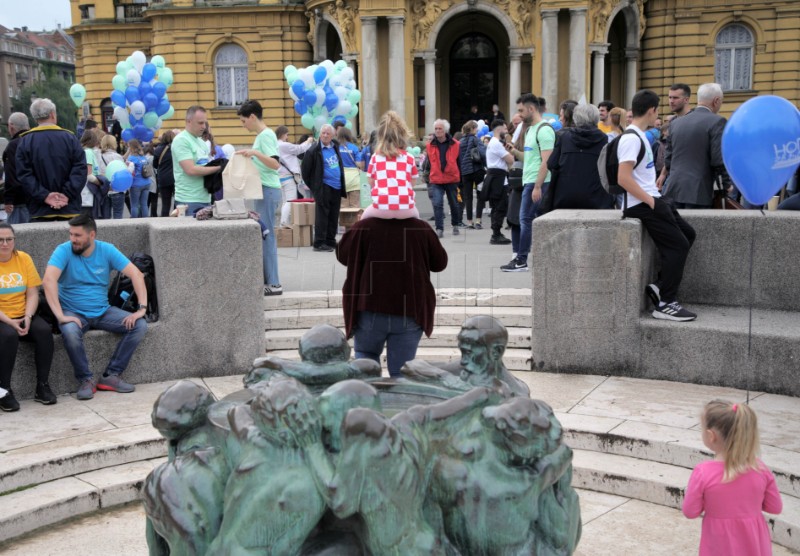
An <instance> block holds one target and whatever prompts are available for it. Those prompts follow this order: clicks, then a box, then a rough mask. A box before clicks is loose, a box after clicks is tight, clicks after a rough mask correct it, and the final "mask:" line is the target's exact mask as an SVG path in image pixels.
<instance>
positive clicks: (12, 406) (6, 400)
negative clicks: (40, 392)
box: [0, 388, 19, 411]
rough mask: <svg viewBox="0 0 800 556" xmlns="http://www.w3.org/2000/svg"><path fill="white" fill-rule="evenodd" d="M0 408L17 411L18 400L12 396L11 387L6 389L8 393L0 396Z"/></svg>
mask: <svg viewBox="0 0 800 556" xmlns="http://www.w3.org/2000/svg"><path fill="white" fill-rule="evenodd" d="M0 409H2V410H3V411H19V402H18V401H17V398H15V397H14V392H12V391H11V388H9V389H8V393H7V394H6V395H5V396H3V397H2V398H0Z"/></svg>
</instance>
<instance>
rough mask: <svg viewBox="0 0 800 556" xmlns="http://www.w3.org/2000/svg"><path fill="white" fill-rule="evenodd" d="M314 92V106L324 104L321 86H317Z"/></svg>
mask: <svg viewBox="0 0 800 556" xmlns="http://www.w3.org/2000/svg"><path fill="white" fill-rule="evenodd" d="M314 92H315V93H317V102H315V103H314V106H322V105H323V104H325V91H323V90H322V87H317V90H316V91H314Z"/></svg>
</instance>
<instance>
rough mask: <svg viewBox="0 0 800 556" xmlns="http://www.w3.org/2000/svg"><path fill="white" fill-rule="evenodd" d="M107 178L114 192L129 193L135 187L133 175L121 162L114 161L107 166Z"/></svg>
mask: <svg viewBox="0 0 800 556" xmlns="http://www.w3.org/2000/svg"><path fill="white" fill-rule="evenodd" d="M106 178H108V181H109V182H111V189H113V190H114V191H127V190H128V189H130V188H131V185H133V174H131V172H130V170H128V167H127V166H126V165H125V163H124V162H123V161H121V160H112V161H111V162H109V163H108V165H107V166H106Z"/></svg>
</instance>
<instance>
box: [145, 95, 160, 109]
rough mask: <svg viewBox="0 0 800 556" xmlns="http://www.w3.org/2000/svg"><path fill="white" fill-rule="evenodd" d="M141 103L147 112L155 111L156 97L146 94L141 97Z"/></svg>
mask: <svg viewBox="0 0 800 556" xmlns="http://www.w3.org/2000/svg"><path fill="white" fill-rule="evenodd" d="M142 102H144V105H145V107H146V108H147V109H148V110H155V109H156V106H158V97H157V96H156V95H155V94H153V93H147V94H146V95H144V96H143V97H142Z"/></svg>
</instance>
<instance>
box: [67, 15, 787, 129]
mask: <svg viewBox="0 0 800 556" xmlns="http://www.w3.org/2000/svg"><path fill="white" fill-rule="evenodd" d="M126 1H128V0H122V1H120V0H70V2H71V4H72V15H73V27H72V28H71V29H70V32H71V33H72V35H73V37H74V39H75V46H76V58H77V63H76V67H77V79H78V81H79V82H81V83H83V84H84V85H85V86H86V89H87V91H88V100H89V101H90V102H91V103H92V105H93V107H97V109H95V110H94V114H95V117H97V116H98V115H99V112H100V111H101V107H102V110H103V112H104V114H108V113H109V106H110V101H109V100H108V98H107V97H108V94H109V92H110V90H111V78H112V77H113V75H114V72H115V65H116V62H117V61H119V60H121V59H125V58H126V57H127V56H129V55H130V53H131V52H132V51H134V50H142V51H144V52H145V53H146V54H148V56H150V55H155V54H160V55H162V56H164V57H165V58H166V59H167V63H168V64H169V66H170V67H171V68H172V69H173V71H174V75H175V85H174V86H173V87H172V88H171V89H170V91H169V94H170V98H171V100H172V103H173V104H174V105H175V107H176V111H177V113H178V114H180V113H181V112H182V110H183V109H185V108H186V107H188V106H189V105H191V104H195V103H199V104H203V105H205V106H206V107H208V108H210V112H211V121H212V125H213V128H214V132H215V135H216V136H217V139H218V140H219V141H221V142H231V143H246V142H249V141H250V140H251V138H250V137H248V136H247V133H246V132H245V131H244V130H243V129H241V127H240V126H239V124H238V119H237V118H236V116H235V109H236V106H237V105H238V104H240V103H241V101H243V100H244V99H246V98H254V99H258V100H260V101H261V102H262V104H264V106H265V107H266V109H267V114H268V115H267V120H268V122H269V124H270V125H273V126H277V125H280V124H284V123H285V124H287V125H289V126H294V127H293V128H294V130H295V132H297V133H299V132H301V130H302V128H301V127H300V120H299V117H298V116H297V115H296V114H295V113H294V111H293V109H292V102H291V100H290V98H289V95H288V89H287V85H286V82H285V80H284V78H283V68H284V67H285V66H286V65H288V64H294V65H296V66H298V67H302V66H307V65H309V64H312V63H314V62H316V61H321V60H324V59H331V60H334V61H335V60H339V59H343V60H345V61H346V62H347V63H348V64H349V65H350V67H351V68H352V69H353V71H354V72H355V75H356V79H357V82H358V85H359V88H360V89H361V91H362V100H361V105H360V114H359V116H358V118H359V124H360V129H361V130H367V131H368V130H371V129H373V128H374V126H375V123H376V121H377V119H378V118H379V117H380V114H381V113H383V112H384V111H385V110H388V109H393V110H396V111H397V112H399V113H400V114H402V115H404V117H405V118H406V120H407V121H408V123H409V125H410V126H411V128H412V129H414V130H416V131H417V132H418V133H419V134H422V133H424V132H425V130H431V129H432V123H433V120H434V119H435V118H437V117H444V118H447V119H449V120H450V121H451V122H453V123H454V124H456V125H458V124H460V123H461V122H463V121H464V120H465V119H467V118H468V113H469V110H470V107H471V106H473V105H477V106H478V107H479V110H480V112H481V113H486V112H488V111H489V110H490V109H491V106H492V104H498V105H499V106H500V109H501V111H503V112H504V113H506V114H510V112H513V110H514V109H515V107H514V101H515V99H516V98H517V96H518V95H519V94H520V93H521V92H526V91H533V92H535V93H537V94H539V95H540V96H544V97H545V98H546V99H547V101H548V107H549V108H550V110H551V111H555V109H556V107H557V105H558V103H560V102H561V101H562V100H565V99H567V98H573V99H576V100H579V99H580V98H581V97H582V96H584V95H585V97H586V99H587V100H589V101H591V102H599V101H600V100H602V99H604V98H608V99H611V100H613V101H614V102H615V103H617V104H619V105H622V106H628V105H629V103H630V99H631V97H632V96H633V94H634V93H635V91H636V90H637V89H639V88H643V87H647V88H652V89H654V90H655V91H657V92H659V93H663V94H664V95H666V92H667V89H668V87H669V85H670V84H671V83H673V82H684V83H687V84H689V85H690V86H691V87H692V89H693V90H695V89H696V88H697V86H698V85H700V84H701V83H704V82H708V81H718V82H720V83H721V84H722V85H723V88H724V89H725V91H726V103H725V106H724V108H723V112H724V113H726V114H730V112H732V111H733V109H735V108H736V107H737V106H738V105H739V104H741V103H742V102H744V101H745V100H747V99H748V98H751V97H753V96H756V95H759V94H776V95H780V96H783V97H786V98H788V99H789V100H790V101H792V102H793V103H795V104H797V103H798V101H800V56H798V55H797V53H798V52H799V51H800V2H798V1H797V0H750V1H748V2H744V1H741V0H573V1H569V0H539V1H532V0H495V1H489V0H437V1H429V0H306V1H305V2H302V1H298V0H278V1H275V0H207V1H204V0H171V1H169V0H150V1H146V0H145V1H138V2H135V3H125V2H126ZM89 2H94V3H93V4H90V3H89ZM173 122H174V123H173V125H174V126H176V127H180V126H181V125H182V124H181V122H180V118H177V119H176V120H173Z"/></svg>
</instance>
